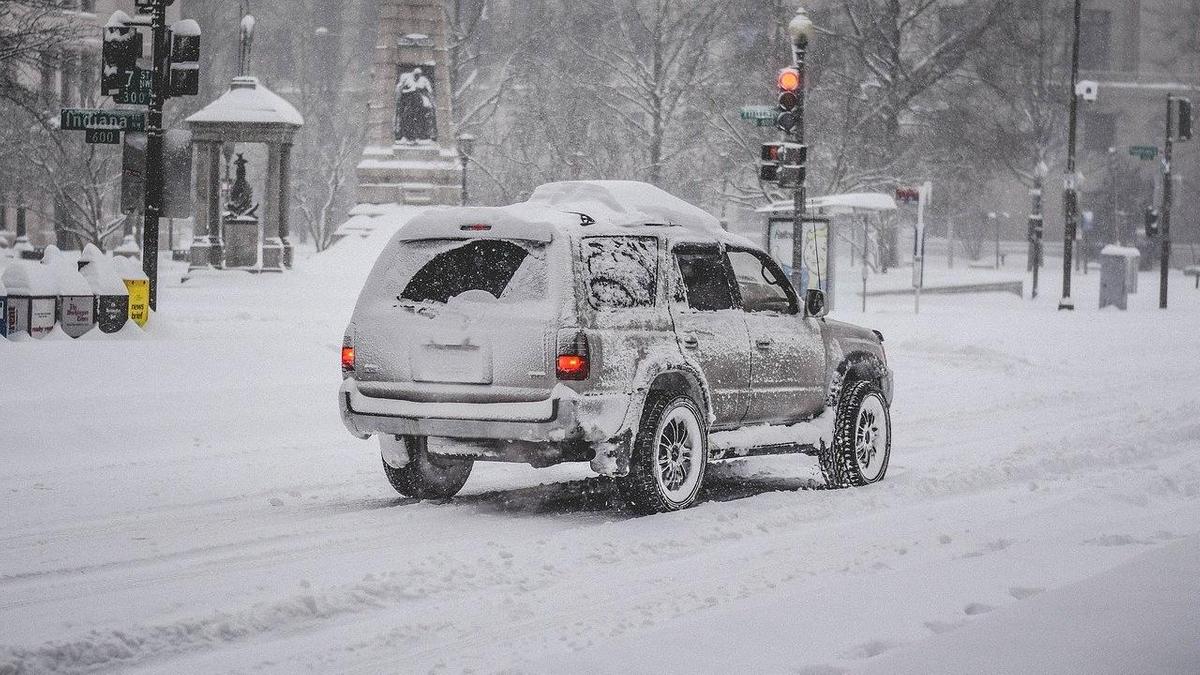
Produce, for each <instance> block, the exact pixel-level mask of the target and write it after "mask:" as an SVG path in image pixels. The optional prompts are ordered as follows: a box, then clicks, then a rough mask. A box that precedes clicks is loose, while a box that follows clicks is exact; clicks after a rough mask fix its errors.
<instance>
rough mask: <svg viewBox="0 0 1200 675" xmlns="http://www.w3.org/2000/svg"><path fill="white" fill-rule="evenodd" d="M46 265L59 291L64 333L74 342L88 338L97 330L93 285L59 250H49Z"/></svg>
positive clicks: (59, 317) (44, 260)
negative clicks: (74, 340)
mask: <svg viewBox="0 0 1200 675" xmlns="http://www.w3.org/2000/svg"><path fill="white" fill-rule="evenodd" d="M42 264H43V265H45V266H46V268H47V269H49V270H50V273H51V274H53V275H54V283H55V285H56V286H57V287H58V312H57V313H58V323H59V325H60V326H62V330H63V332H64V333H66V334H67V335H69V336H71V337H73V338H77V337H82V336H83V335H86V334H87V332H88V331H90V330H91V329H92V328H95V326H96V294H95V293H93V292H92V286H91V284H89V283H88V282H87V279H84V278H83V275H81V274H80V273H79V267H78V266H77V265H76V264H75V263H74V262H72V261H70V260H68V259H67V258H66V257H65V256H63V254H62V251H60V250H58V247H57V246H47V247H46V253H45V255H44V256H43V257H42Z"/></svg>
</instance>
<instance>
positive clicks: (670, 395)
mask: <svg viewBox="0 0 1200 675" xmlns="http://www.w3.org/2000/svg"><path fill="white" fill-rule="evenodd" d="M707 467H708V425H707V424H705V422H704V416H703V415H702V414H701V412H700V408H699V406H697V405H696V403H695V402H694V401H692V399H691V398H689V397H687V396H685V395H683V394H677V393H674V392H669V391H652V392H650V396H649V397H647V399H646V406H645V408H644V409H643V412H642V422H641V425H640V426H639V428H638V435H637V439H636V440H635V441H634V444H633V453H632V457H631V458H630V463H629V475H628V476H625V477H623V478H619V479H617V487H618V489H619V490H620V491H621V495H622V496H623V497H624V499H625V503H626V504H628V506H629V507H630V508H631V509H633V510H634V511H637V512H638V513H643V514H651V513H664V512H667V511H679V510H680V509H686V508H687V507H689V506H691V505H692V504H694V503H695V502H696V496H697V495H699V494H700V488H701V486H702V485H703V483H704V472H705V470H706V469H707Z"/></svg>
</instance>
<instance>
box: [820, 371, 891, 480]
mask: <svg viewBox="0 0 1200 675" xmlns="http://www.w3.org/2000/svg"><path fill="white" fill-rule="evenodd" d="M891 454H892V417H891V412H890V411H889V410H888V405H887V401H886V400H885V399H884V398H883V392H882V391H880V389H879V387H878V386H876V385H875V383H873V382H868V381H865V380H860V381H857V382H850V383H848V384H846V385H845V386H844V387H843V389H842V395H841V397H840V399H839V401H838V405H837V416H836V417H835V420H834V436H833V447H832V448H829V447H824V446H822V448H821V456H820V460H821V474H822V475H823V476H824V477H825V484H826V485H827V486H829V487H831V488H847V487H863V486H865V485H870V484H872V483H878V482H879V481H881V480H883V477H884V476H885V475H886V474H887V467H888V460H889V459H890V458H891Z"/></svg>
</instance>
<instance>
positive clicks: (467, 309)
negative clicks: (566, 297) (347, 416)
mask: <svg viewBox="0 0 1200 675" xmlns="http://www.w3.org/2000/svg"><path fill="white" fill-rule="evenodd" d="M553 246H554V245H553V244H546V243H543V242H530V241H521V240H509V239H488V238H475V239H471V240H450V239H430V240H416V241H407V242H403V244H402V245H401V246H400V247H399V249H397V250H395V251H394V255H395V259H394V260H392V261H384V262H387V263H390V264H391V268H390V269H389V270H388V271H387V273H386V274H385V275H383V276H382V278H380V279H378V280H376V282H375V284H374V287H370V286H369V287H368V288H366V289H364V291H363V293H364V297H363V298H362V299H360V302H359V307H358V309H357V311H356V312H355V317H354V322H353V324H354V341H355V347H356V351H357V355H358V361H359V366H358V368H356V377H358V379H359V381H360V388H361V389H362V390H363V392H364V393H366V394H368V395H375V396H394V397H397V398H415V399H417V400H421V399H422V398H424V399H426V400H457V401H467V402H471V401H489V402H498V401H514V402H515V401H531V400H542V399H545V398H546V397H548V396H549V393H550V390H551V389H552V387H553V385H554V370H553V367H552V364H551V358H552V357H551V352H552V346H551V345H550V344H549V343H550V342H551V341H552V336H554V335H555V331H556V328H557V324H558V312H559V307H558V304H557V302H556V299H555V298H556V296H557V293H556V292H555V291H554V289H552V288H551V284H549V283H548V282H547V277H548V274H549V268H550V267H551V266H552V265H551V259H550V258H551V251H553V250H554V248H553ZM390 250H391V249H389V251H390ZM564 253H565V252H564ZM373 276H374V275H373Z"/></svg>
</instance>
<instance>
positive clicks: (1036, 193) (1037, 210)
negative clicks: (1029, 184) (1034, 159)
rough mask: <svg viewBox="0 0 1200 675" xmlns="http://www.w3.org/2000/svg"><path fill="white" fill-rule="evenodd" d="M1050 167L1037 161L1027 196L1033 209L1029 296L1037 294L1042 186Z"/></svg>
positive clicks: (1034, 296)
mask: <svg viewBox="0 0 1200 675" xmlns="http://www.w3.org/2000/svg"><path fill="white" fill-rule="evenodd" d="M1049 173H1050V167H1048V166H1046V163H1045V162H1038V165H1037V166H1036V167H1035V168H1034V170H1033V189H1032V190H1030V191H1029V196H1030V197H1031V198H1032V199H1033V209H1032V210H1031V211H1030V213H1029V267H1031V268H1033V292H1032V294H1031V297H1032V298H1033V299H1034V300H1036V299H1037V296H1038V272H1039V271H1040V270H1041V267H1042V235H1043V234H1045V232H1046V229H1045V220H1044V216H1043V215H1042V187H1043V185H1044V184H1045V182H1046V176H1047V174H1049Z"/></svg>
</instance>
